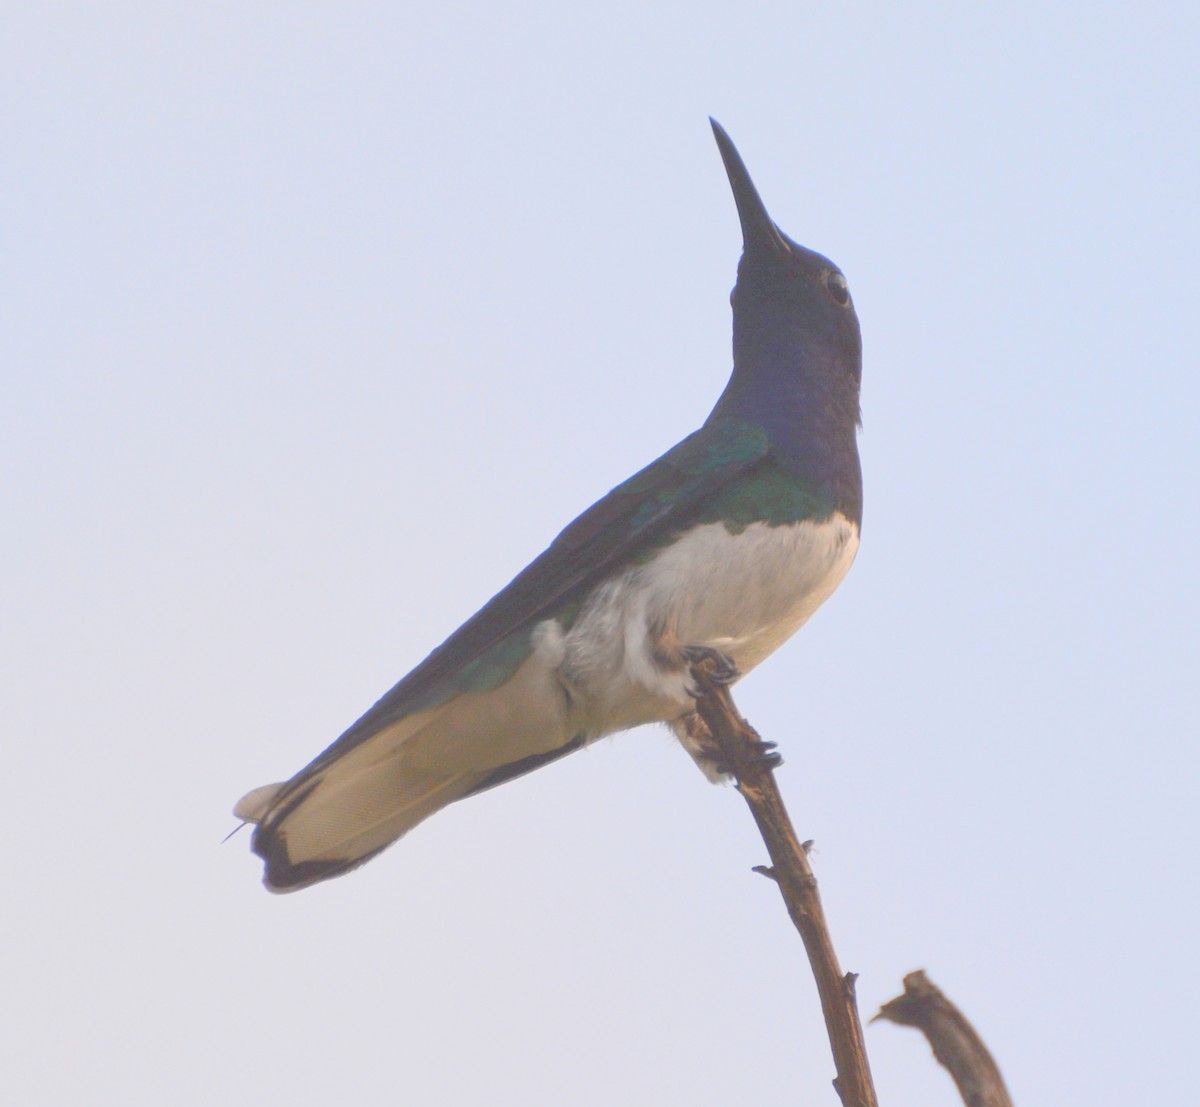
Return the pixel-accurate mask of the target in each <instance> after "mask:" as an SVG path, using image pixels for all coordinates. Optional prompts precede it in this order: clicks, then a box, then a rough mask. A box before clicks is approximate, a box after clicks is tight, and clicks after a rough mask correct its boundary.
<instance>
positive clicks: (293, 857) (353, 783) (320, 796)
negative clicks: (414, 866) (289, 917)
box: [234, 713, 485, 892]
mask: <svg viewBox="0 0 1200 1107" xmlns="http://www.w3.org/2000/svg"><path fill="white" fill-rule="evenodd" d="M434 714H435V715H436V714H437V713H434ZM438 729H439V728H438V727H437V726H436V718H435V719H434V720H432V721H430V720H429V719H423V718H421V717H419V716H417V717H409V718H408V719H404V720H401V722H400V723H397V724H396V725H394V726H393V727H390V728H388V729H387V730H384V731H382V732H380V733H379V734H377V735H374V736H372V737H371V738H370V739H368V740H367V741H366V742H364V743H363V744H362V745H359V746H356V747H354V748H353V749H351V750H349V751H348V752H346V753H345V754H342V755H341V756H340V757H335V758H334V759H332V760H330V761H328V762H326V763H322V762H321V760H320V759H318V761H317V762H315V763H314V765H313V766H311V767H310V768H309V769H306V770H304V771H303V772H301V773H300V774H298V775H297V776H296V777H294V778H293V779H292V780H290V781H286V782H284V783H282V784H267V785H264V786H263V787H261V788H255V789H254V791H252V792H249V793H247V794H246V795H245V796H243V797H242V799H241V800H239V801H238V804H237V806H236V807H235V808H234V815H236V816H237V817H238V818H240V819H242V820H244V821H245V822H249V823H254V824H256V826H255V831H254V837H253V848H254V852H255V853H257V854H258V855H259V856H260V857H262V858H263V860H264V861H265V862H266V872H265V873H264V876H263V883H264V884H265V885H266V886H267V888H268V889H269V890H270V891H272V892H292V891H296V890H298V889H300V888H304V887H307V886H308V885H309V884H314V883H316V882H317V881H319V880H326V879H328V878H329V877H332V876H339V875H340V874H342V873H344V872H347V871H349V870H350V869H353V868H355V867H356V866H358V865H361V864H362V863H363V862H364V861H367V860H369V859H370V858H372V857H374V856H375V854H377V853H379V851H380V850H382V849H384V848H386V847H387V846H389V845H391V843H392V842H394V841H395V840H396V839H397V838H399V837H400V836H401V835H403V834H405V833H406V832H407V831H409V830H411V829H412V828H413V827H414V826H416V825H417V823H419V822H421V821H422V820H423V819H426V818H428V817H429V816H430V815H432V814H433V813H434V812H435V811H437V810H439V809H440V808H442V807H445V806H446V805H447V804H449V803H453V802H454V800H456V799H459V798H461V797H462V796H464V795H466V794H467V793H468V792H469V791H471V790H472V788H474V787H475V786H476V785H477V784H478V783H479V781H480V780H481V779H482V778H483V777H484V775H485V773H483V772H480V771H478V770H474V769H467V768H464V767H462V766H461V764H460V765H458V766H453V767H452V766H449V765H446V764H444V763H439V762H440V761H441V759H429V758H427V757H425V758H423V757H422V756H421V755H422V752H423V750H424V749H425V748H427V744H428V743H429V742H430V741H432V742H434V743H436V742H437V739H438V737H439V735H438V734H437V731H438Z"/></svg>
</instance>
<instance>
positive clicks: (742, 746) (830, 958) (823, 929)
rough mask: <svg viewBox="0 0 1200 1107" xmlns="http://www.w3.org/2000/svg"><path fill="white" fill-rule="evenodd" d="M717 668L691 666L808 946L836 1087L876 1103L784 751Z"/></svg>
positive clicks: (724, 757) (863, 1105) (846, 1097)
mask: <svg viewBox="0 0 1200 1107" xmlns="http://www.w3.org/2000/svg"><path fill="white" fill-rule="evenodd" d="M716 669H717V665H716V664H715V663H714V661H713V660H712V659H704V660H700V661H698V662H697V663H696V664H694V665H693V666H692V675H693V677H694V678H695V680H696V683H697V685H698V687H699V689H700V695H699V697H698V698H697V700H696V710H697V712H698V713H699V715H700V718H701V719H702V720H703V721H704V724H705V726H706V728H707V730H708V732H709V734H710V735H711V736H712V739H713V742H714V744H715V745H716V748H717V749H718V750H719V752H720V757H721V762H722V765H723V767H724V768H727V769H728V771H729V772H731V773H732V774H733V776H734V777H735V779H736V781H737V788H738V791H739V792H740V793H741V794H742V796H743V798H744V799H745V800H746V803H747V805H748V806H749V808H750V812H751V814H752V815H753V816H754V821H755V822H756V823H757V824H758V829H759V832H760V833H761V834H762V837H763V841H764V842H765V843H766V846H767V852H768V853H769V854H770V857H771V867H770V868H769V869H766V868H763V867H762V866H759V867H758V868H757V869H756V870H755V871H757V872H761V873H763V875H764V876H770V877H771V878H772V879H773V880H774V881H775V882H776V883H777V884H778V886H779V891H780V894H781V895H782V896H783V901H784V903H785V904H786V905H787V911H788V914H789V915H790V916H791V919H792V922H793V923H794V924H795V926H796V929H797V930H798V931H799V932H800V937H801V939H802V940H803V942H804V948H805V950H806V951H807V952H808V959H809V962H810V963H811V965H812V970H813V976H814V977H815V978H816V982H817V991H818V993H819V994H820V997H821V1010H822V1012H823V1013H824V1016H825V1025H826V1027H827V1028H828V1031H829V1043H830V1045H831V1047H832V1050H833V1061H834V1067H835V1068H836V1069H837V1077H836V1079H835V1080H834V1082H833V1086H834V1088H835V1089H836V1090H837V1093H838V1095H839V1096H840V1097H841V1100H842V1104H843V1107H877V1105H878V1100H877V1099H876V1097H875V1087H874V1085H873V1083H872V1082H871V1069H870V1065H869V1064H868V1062H867V1051H866V1047H865V1045H864V1043H863V1032H862V1023H861V1022H860V1021H859V1017H858V1007H857V1003H856V1000H855V994H854V982H855V980H856V979H857V977H856V976H855V974H854V973H843V972H842V970H841V967H840V966H839V964H838V959H837V954H836V953H835V952H834V949H833V941H832V940H831V938H830V936H829V928H828V926H827V925H826V922H825V913H824V911H823V910H822V909H821V900H820V897H819V895H818V894H817V880H816V877H815V876H814V875H813V871H812V868H811V867H810V866H809V863H808V850H807V846H808V845H809V844H810V843H807V842H805V843H801V842H800V840H799V838H798V837H797V836H796V832H795V830H794V829H793V828H792V822H791V819H790V818H789V817H788V813H787V809H786V808H785V807H784V805H783V798H782V797H781V796H780V794H779V787H778V785H777V784H776V783H775V776H774V774H773V773H772V771H771V770H772V767H773V766H774V765H775V764H777V763H778V758H776V757H773V756H772V755H771V754H770V750H771V749H772V747H771V746H769V745H767V744H766V743H764V742H763V741H762V739H761V738H759V736H758V734H757V733H756V732H755V730H754V728H753V727H751V726H750V724H749V723H747V722H746V720H745V719H743V718H742V716H741V715H740V714H739V712H738V710H737V708H736V707H735V706H734V705H733V700H732V699H731V698H730V695H729V689H728V687H726V685H725V684H723V683H722V682H721V680H720V675H719V674H717V673H715V670H716ZM714 676H715V677H716V679H714Z"/></svg>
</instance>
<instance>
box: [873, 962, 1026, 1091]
mask: <svg viewBox="0 0 1200 1107" xmlns="http://www.w3.org/2000/svg"><path fill="white" fill-rule="evenodd" d="M876 1019H885V1020H886V1021H888V1022H894V1023H899V1024H900V1025H901V1026H915V1027H916V1028H917V1029H918V1030H920V1031H921V1033H922V1034H924V1035H925V1037H926V1038H928V1039H929V1044H930V1046H932V1047H933V1055H934V1056H935V1057H936V1058H937V1059H938V1060H939V1061H940V1062H941V1063H942V1064H943V1065H944V1066H945V1067H946V1068H947V1069H949V1070H950V1075H951V1076H952V1077H954V1083H955V1084H957V1085H958V1091H959V1094H960V1095H961V1096H962V1098H963V1102H964V1103H965V1104H966V1105H967V1107H1012V1100H1011V1099H1010V1098H1009V1095H1008V1089H1007V1088H1005V1086H1004V1080H1003V1079H1002V1078H1001V1076H1000V1069H999V1068H998V1067H997V1065H996V1062H995V1061H994V1060H993V1059H992V1055H991V1054H990V1053H989V1052H988V1049H987V1046H985V1045H984V1044H983V1039H982V1038H980V1036H979V1035H978V1034H977V1033H976V1032H975V1028H974V1027H973V1026H972V1025H971V1024H970V1023H969V1022H967V1020H966V1018H965V1016H964V1015H963V1013H962V1012H961V1011H960V1010H959V1009H958V1008H957V1007H955V1006H954V1004H953V1003H951V1002H950V1001H949V1000H948V999H947V998H946V997H945V995H944V994H943V993H942V991H941V989H940V988H938V986H937V985H936V984H934V983H933V982H932V981H931V980H930V979H929V978H928V977H927V976H926V975H925V973H924V972H922V971H917V972H910V973H909V974H908V975H907V976H906V977H905V978H904V994H903V995H899V996H897V997H896V998H895V999H893V1000H889V1001H888V1002H887V1003H885V1004H884V1005H883V1006H882V1007H881V1008H880V1009H879V1013H878V1014H877V1015H876V1016H875V1018H873V1019H872V1020H871V1021H872V1022H875V1021H876Z"/></svg>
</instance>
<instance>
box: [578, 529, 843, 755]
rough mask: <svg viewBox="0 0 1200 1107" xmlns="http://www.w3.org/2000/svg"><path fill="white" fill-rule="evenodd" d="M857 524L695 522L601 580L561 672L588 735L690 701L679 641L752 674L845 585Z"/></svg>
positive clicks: (681, 708)
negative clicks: (649, 555) (735, 526)
mask: <svg viewBox="0 0 1200 1107" xmlns="http://www.w3.org/2000/svg"><path fill="white" fill-rule="evenodd" d="M857 550H858V528H857V527H856V526H855V525H854V524H853V523H852V522H850V521H849V520H848V519H846V518H845V517H844V516H842V515H840V514H835V515H834V516H833V517H832V518H831V519H829V520H828V521H826V522H823V523H813V522H803V523H798V524H795V525H790V526H786V525H785V526H775V527H773V526H768V525H767V524H765V523H754V524H751V525H750V526H749V527H747V528H746V529H745V530H743V531H742V532H741V533H739V534H736V535H735V534H730V533H729V531H728V530H727V529H726V528H725V526H724V525H723V524H721V523H712V524H708V525H706V526H702V527H698V528H697V529H696V530H694V531H692V532H690V533H689V534H687V535H686V536H685V537H683V538H682V539H680V540H679V541H678V542H676V543H675V544H674V545H671V546H667V547H665V548H664V549H663V550H662V552H661V553H659V554H658V555H657V556H656V557H655V558H654V560H653V561H650V562H648V563H646V564H645V565H641V566H638V567H636V568H631V569H629V570H627V571H626V572H625V573H624V574H623V575H622V576H620V577H618V578H617V579H615V580H612V581H609V582H608V583H606V584H604V585H602V586H601V587H599V588H597V589H596V590H595V591H594V592H593V593H592V594H591V595H590V596H589V597H588V599H587V601H586V603H585V605H584V609H583V611H582V612H581V614H580V616H579V618H578V619H577V620H576V621H575V623H574V625H573V626H572V627H571V629H570V630H569V631H568V632H567V635H566V638H565V641H564V643H563V644H564V647H565V654H564V657H563V661H562V664H561V666H560V668H559V672H560V674H561V676H562V678H563V679H564V681H565V682H566V684H567V686H568V688H569V689H570V691H571V694H572V698H573V701H574V709H573V710H572V712H571V713H572V715H573V716H575V718H576V720H577V725H578V727H579V729H582V730H583V731H584V732H585V733H587V735H588V737H589V738H592V737H598V736H599V735H600V734H608V733H611V732H613V731H615V730H622V729H624V728H626V727H631V726H637V725H638V724H640V723H646V722H653V721H656V720H669V719H675V718H678V717H679V716H680V715H681V714H683V713H685V712H687V711H690V710H691V709H692V704H693V701H692V698H691V696H690V695H689V693H688V672H687V667H686V666H685V665H683V664H682V663H681V661H680V658H679V656H678V652H677V651H678V648H679V647H680V646H711V647H713V648H715V649H718V650H720V651H721V652H722V653H724V654H726V655H727V656H728V657H731V658H732V659H733V660H734V662H736V664H737V666H738V668H739V669H740V670H741V671H742V672H743V673H746V672H749V671H750V670H751V669H752V668H754V666H755V665H757V664H758V663H759V662H760V661H762V660H763V658H765V657H766V656H767V655H768V654H769V653H771V652H772V651H774V650H775V649H777V648H778V647H779V646H780V645H781V644H782V643H783V642H784V641H786V640H787V639H788V638H790V637H791V636H792V634H794V633H795V632H796V631H797V630H798V629H799V628H800V627H801V626H802V625H803V624H804V623H805V621H806V620H807V619H808V618H809V616H810V615H812V613H813V612H814V611H816V609H817V608H818V607H820V605H821V604H822V603H824V601H825V600H826V599H828V598H829V596H830V595H831V594H832V592H833V590H834V589H835V588H836V587H837V586H838V584H840V583H841V581H842V578H843V577H844V576H845V575H846V572H847V570H849V568H850V564H851V562H852V561H853V560H854V555H855V553H856V552H857Z"/></svg>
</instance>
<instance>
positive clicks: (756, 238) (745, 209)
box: [708, 116, 787, 254]
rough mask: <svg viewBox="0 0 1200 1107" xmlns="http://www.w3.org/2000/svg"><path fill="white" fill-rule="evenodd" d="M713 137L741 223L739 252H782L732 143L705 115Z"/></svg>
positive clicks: (782, 244)
mask: <svg viewBox="0 0 1200 1107" xmlns="http://www.w3.org/2000/svg"><path fill="white" fill-rule="evenodd" d="M708 121H709V122H710V123H711V124H712V129H713V134H714V135H715V136H716V139H717V149H719V150H720V151H721V160H722V161H723V162H724V163H725V172H726V174H727V175H728V177H729V184H730V187H732V189H733V199H734V203H736V204H737V210H738V219H740V220H741V223H742V249H743V250H745V252H746V253H748V254H749V253H756V252H767V253H773V254H777V253H779V252H781V251H785V250H786V249H787V246H786V244H785V242H784V239H783V236H782V235H781V234H780V232H779V228H778V227H776V226H775V223H774V222H773V221H772V219H771V217H770V216H769V215H768V214H767V209H766V207H765V206H764V205H763V202H762V199H761V198H760V197H759V195H758V189H757V188H755V187H754V182H753V181H752V180H751V179H750V174H749V172H748V171H747V170H746V163H745V162H744V161H742V155H741V154H739V153H738V152H737V147H736V146H734V144H733V140H732V139H731V138H730V137H729V135H727V134H726V133H725V128H724V127H722V126H721V124H720V123H718V122H717V121H716V120H715V119H713V118H712V117H711V116H709V120H708Z"/></svg>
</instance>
